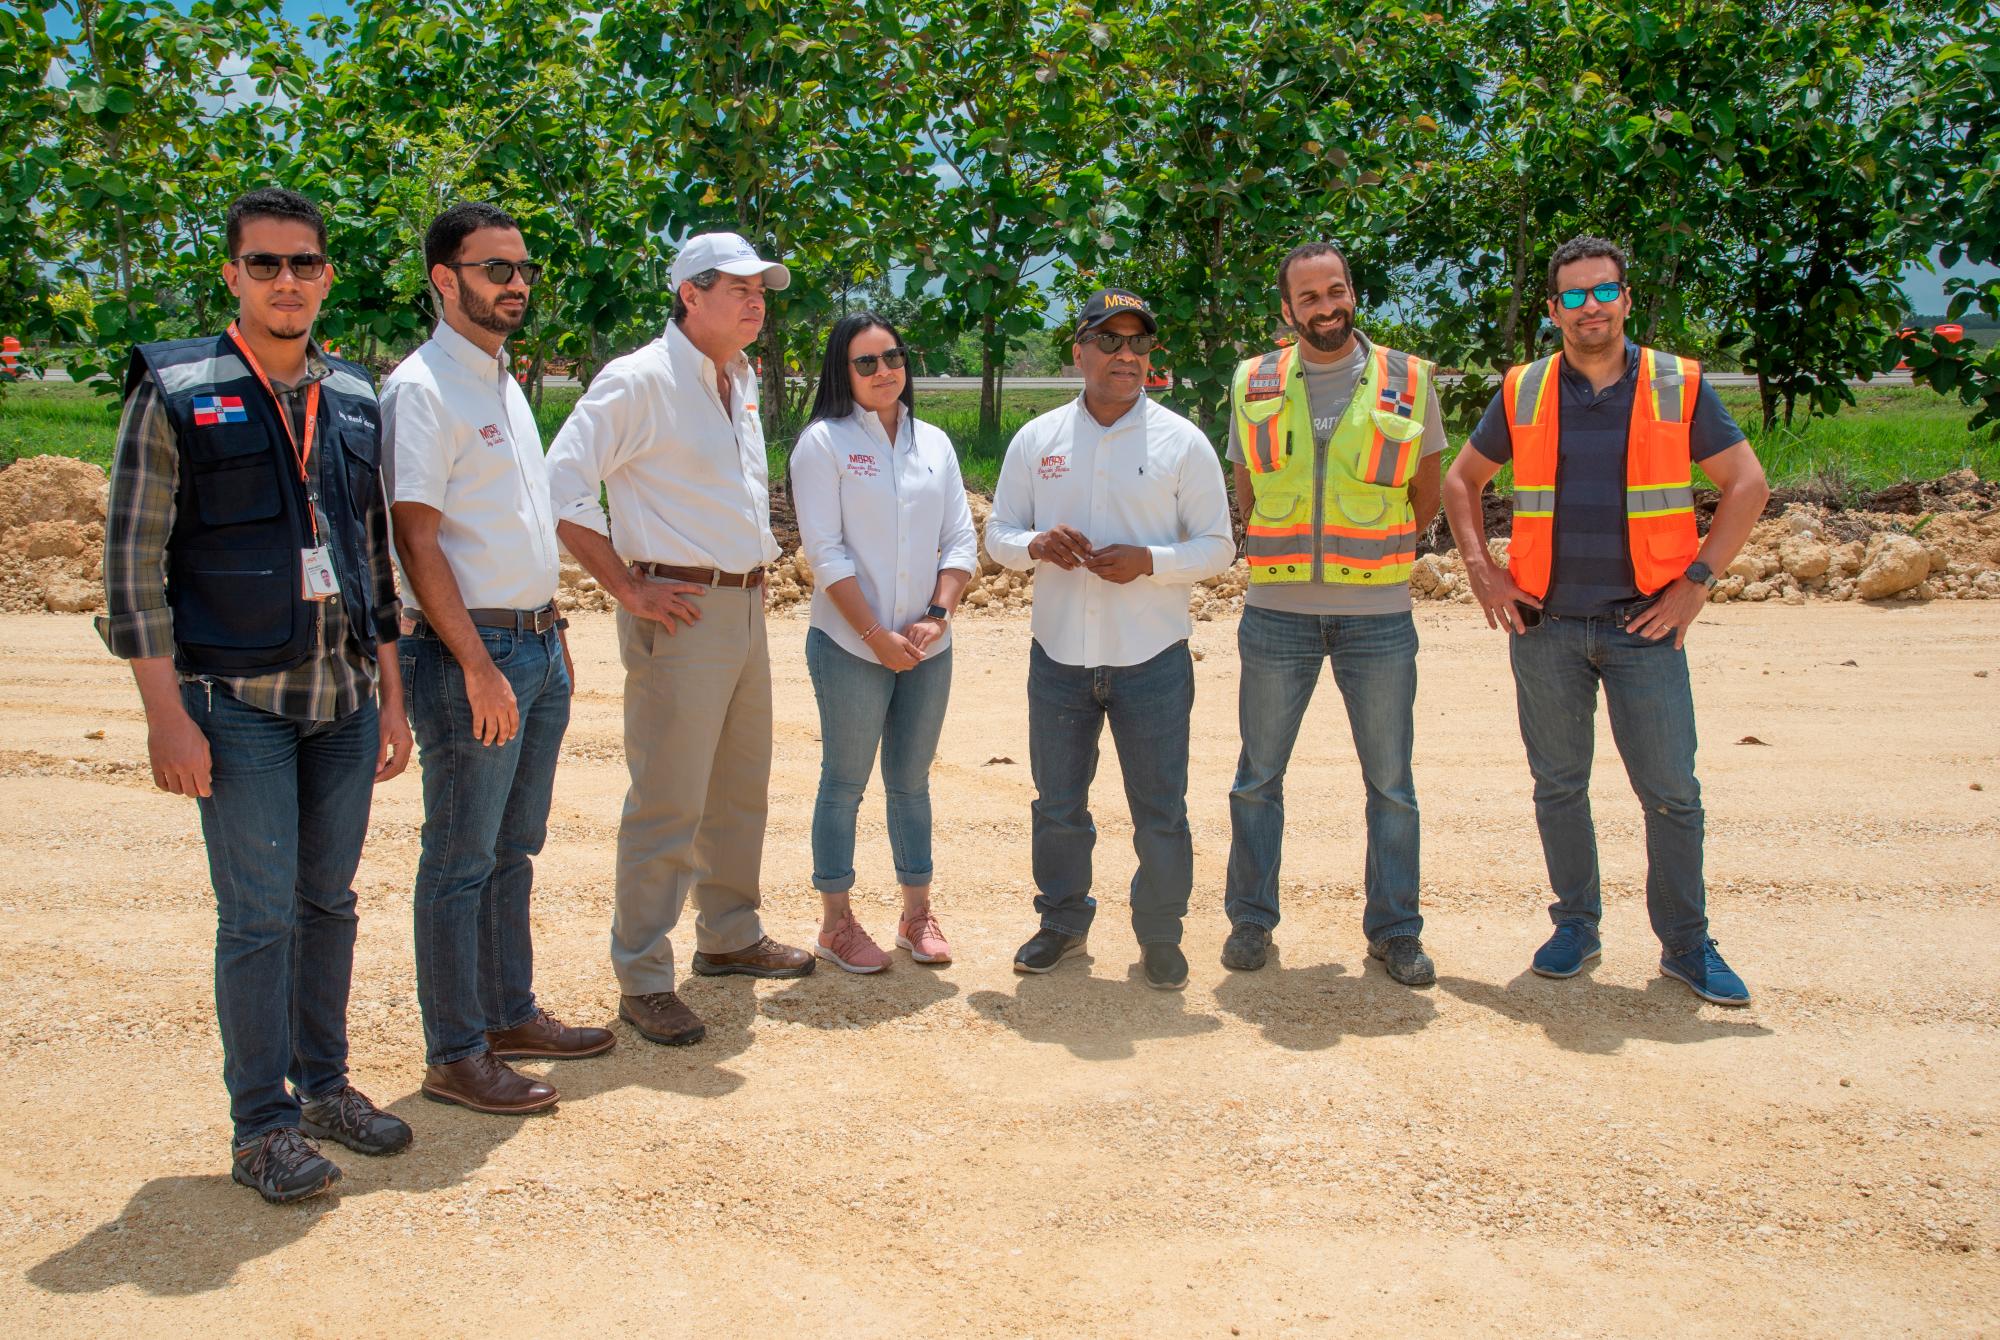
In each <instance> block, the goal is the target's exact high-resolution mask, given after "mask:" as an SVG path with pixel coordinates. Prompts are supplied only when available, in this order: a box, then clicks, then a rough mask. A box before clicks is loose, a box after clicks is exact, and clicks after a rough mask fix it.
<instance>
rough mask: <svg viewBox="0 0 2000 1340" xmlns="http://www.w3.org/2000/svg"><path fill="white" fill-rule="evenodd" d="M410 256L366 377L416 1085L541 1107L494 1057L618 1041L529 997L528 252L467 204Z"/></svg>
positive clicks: (539, 1085)
mask: <svg viewBox="0 0 2000 1340" xmlns="http://www.w3.org/2000/svg"><path fill="white" fill-rule="evenodd" d="M424 260H425V262H426V263H427V264H428V266H429V269H430V279H431V284H432V286H433V287H434V288H435V289H436V291H437V294H438V301H439V304H440V306H441V307H442V308H443V311H444V320H443V321H441V322H440V323H438V327H437V330H436V331H435V332H434V333H433V334H432V335H431V338H430V340H429V342H428V343H426V344H424V345H423V346H422V347H421V348H419V349H418V350H417V351H416V352H415V353H414V354H412V355H410V357H408V358H406V359H404V360H403V363H402V365H401V366H400V367H398V368H397V369H396V371H395V373H394V374H393V375H392V376H391V377H390V378H389V380H388V382H387V384H386V385H385V386H384V387H383V389H382V440H383V446H384V456H385V458H386V460H387V461H388V468H389V481H390V482H389V496H390V499H391V509H390V510H391V517H392V519H393V522H394V533H395V548H396V556H397V570H398V572H399V573H400V575H401V577H402V581H403V592H404V601H403V609H404V614H405V618H406V621H407V622H406V626H405V632H404V636H403V638H402V640H401V641H400V642H399V644H398V646H399V647H400V648H401V660H402V670H403V680H404V683H405V685H406V686H407V687H406V695H407V698H408V701H409V710H410V720H411V724H412V726H414V727H415V730H416V737H417V744H418V747H419V749H420V750H421V751H422V752H421V758H422V760H423V773H424V830H423V848H422V854H421V855H420V856H419V857H418V859H417V883H416V892H415V897H414V903H415V909H416V950H417V1002H418V1005H419V1006H420V1007H421V1009H422V1011H423V1021H424V1047H425V1051H426V1053H427V1056H426V1060H427V1062H428V1069H427V1070H426V1071H425V1073H424V1083H423V1091H424V1096H425V1097H427V1098H431V1099H433V1100H435V1101H437V1102H443V1103H455V1104H457V1105H459V1106H461V1107H468V1108H471V1109H472V1110H474V1111H476V1112H491V1113H496V1114H501V1115H514V1114H519V1113H523V1112H539V1111H542V1110H544V1109H546V1108H549V1107H553V1106H554V1105H555V1102H556V1098H557V1094H556V1091H555V1089H554V1088H553V1087H552V1086H550V1085H548V1084H545V1083H543V1082H542V1081H541V1080H538V1079H533V1078H530V1077H529V1076H527V1075H523V1074H521V1073H520V1072H518V1071H516V1070H514V1069H513V1068H512V1067H511V1066H509V1065H508V1064H507V1061H508V1060H510V1059H520V1058H525V1057H555V1058H559V1059H561V1058H571V1057H580V1056H595V1055H597V1054H598V1053H600V1052H604V1051H607V1050H609V1049H610V1047H611V1044H612V1042H613V1041H614V1038H613V1037H612V1034H611V1032H610V1031H609V1030H608V1029H602V1028H571V1027H569V1026H568V1025H566V1024H564V1023H562V1022H561V1021H560V1020H558V1019H556V1018H555V1017H554V1016H553V1015H551V1014H549V1013H548V1011H546V1010H544V1009H542V1008H541V1007H540V1006H539V1005H537V1004H536V1001H535V990H534V946H533V944H532V942H531V939H530V933H529V925H528V900H529V894H530V891H531V889H532V886H533V882H534V866H533V858H534V856H535V855H536V853H538V852H540V851H541V849H542V843H543V841H544V840H545V839H546V838H547V836H548V821H549V799H550V795H551V793H552V791H553V788H554V785H555V773H556V755H557V753H558V752H559V751H560V750H561V748H562V738H563V732H564V731H565V730H566V729H567V728H568V726H569V706H570V667H569V646H568V643H567V642H566V641H565V640H564V633H563V621H562V620H561V619H559V618H558V617H557V616H556V607H555V594H556V582H557V578H558V566H557V558H556V528H555V518H554V517H553V516H552V515H551V513H550V511H549V500H548V478H547V475H546V473H545V471H544V468H543V463H542V438H541V434H540V432H539V431H538V430H537V429H536V427H535V416H534V414H533V412H532V411H531V410H530V409H529V407H528V400H527V397H526V396H524V395H522V394H521V388H520V387H519V386H517V385H515V384H514V379H513V378H512V377H511V376H509V375H508V372H507V350H506V341H507V336H508V335H510V334H512V333H513V332H514V331H515V330H517V329H519V328H520V325H521V322H522V320H523V319H524V318H525V317H526V315H527V310H528V293H529V289H530V288H531V287H532V285H533V284H534V282H535V280H536V279H537V278H539V277H540V275H541V269H542V267H541V266H539V265H537V264H536V263H535V262H534V261H531V260H529V259H528V248H527V244H526V242H524V241H523V240H522V238H521V231H520V229H519V228H517V227H515V226H514V220H513V219H511V218H509V217H508V216H507V214H506V213H505V212H504V211H502V210H500V209H498V208H497V207H495V206H493V205H487V204H471V203H467V204H458V205H453V206H452V207H451V208H450V209H447V210H446V211H445V212H444V213H442V214H440V215H438V217H437V219H436V220H435V221H434V222H433V223H432V224H431V227H430V232H429V234H428V235H427V236H426V237H425V238H424Z"/></svg>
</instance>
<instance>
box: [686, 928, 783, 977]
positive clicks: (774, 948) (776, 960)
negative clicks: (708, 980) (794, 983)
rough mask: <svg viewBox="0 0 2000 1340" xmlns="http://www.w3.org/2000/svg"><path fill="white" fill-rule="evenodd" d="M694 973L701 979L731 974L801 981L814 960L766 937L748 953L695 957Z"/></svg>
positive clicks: (748, 950)
mask: <svg viewBox="0 0 2000 1340" xmlns="http://www.w3.org/2000/svg"><path fill="white" fill-rule="evenodd" d="M694 970H695V971H696V972H698V973H700V974H701V975H702V976H703V977H723V976H726V975H728V974H730V973H741V974H742V975H743V976H745V977H804V976H806V975H807V974H809V973H810V972H812V970H813V956H812V955H811V954H809V953H807V952H806V951H805V950H803V949H794V948H792V947H791V946H790V945H781V944H779V943H778V942H777V941H776V940H773V939H772V938H771V937H770V936H768V935H767V936H765V937H764V938H763V939H761V940H759V941H758V942H757V943H756V944H754V945H751V946H750V947H749V948H748V949H739V950H737V951H736V952H735V953H733V954H702V953H697V954H696V955H695V956H694Z"/></svg>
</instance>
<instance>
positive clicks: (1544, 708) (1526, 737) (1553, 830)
mask: <svg viewBox="0 0 2000 1340" xmlns="http://www.w3.org/2000/svg"><path fill="white" fill-rule="evenodd" d="M1508 643H1509V645H1510V646H1511V647H1512V649H1513V659H1514V698H1515V702H1516V703H1517V704H1518V705H1519V707H1520V711H1521V742H1522V743H1523V744H1525V745H1526V746H1527V747H1528V769H1529V771H1531V772H1532V773H1533V774H1534V776H1535V822H1536V824H1537V825H1538V826H1539V827H1540V828H1541V830H1542V857H1543V859H1544V860H1545V861H1546V862H1547V863H1548V868H1549V886H1550V887H1551V888H1552V889H1553V890H1554V892H1555V898H1556V900H1555V902H1554V903H1552V904H1551V905H1550V906H1549V917H1550V919H1551V920H1552V921H1554V922H1555V923H1556V924H1557V925H1558V926H1560V925H1562V924H1563V923H1564V922H1569V921H1574V922H1581V923H1583V924H1584V925H1587V926H1589V927H1590V929H1591V931H1592V932H1593V933H1595V931H1596V930H1597V923H1598V919H1599V917H1600V916H1601V915H1602V914H1603V910H1604V897H1603V891H1602V889H1601V887H1600V886H1599V883H1598V873H1597V832H1596V830H1595V829H1594V828H1593V827H1592V826H1591V822H1590V761H1591V753H1592V749H1593V747H1594V746H1595V744H1596V739H1597V735H1596V722H1595V717H1596V715H1597V686H1598V683H1599V682H1600V681H1601V682H1602V683H1603V685H1604V699H1605V702H1606V704H1607V705H1608V706H1609V708H1610V711H1611V737H1612V739H1613V740H1615V741H1616V742H1617V744H1618V754H1619V757H1621V758H1622V759H1624V761H1625V775H1626V776H1627V777H1628V778H1630V779H1631V782H1632V789H1633V791H1635V792H1637V793H1638V796H1639V803H1640V804H1641V805H1643V806H1645V810H1646V911H1647V913H1648V914H1649V915H1650V916H1651V917H1652V921H1653V933H1654V934H1655V935H1657V936H1659V937H1660V943H1661V944H1662V945H1663V946H1665V947H1666V951H1667V953H1668V954H1669V955H1678V954H1685V953H1689V952H1691V951H1692V950H1695V949H1698V948H1700V947H1701V946H1702V944H1703V942H1704V941H1706V940H1707V938H1708V916H1707V911H1706V908H1707V901H1708V900H1707V894H1706V892H1705V890H1704V888H1703V885H1702V874H1701V844H1702V811H1701V783H1699V782H1697V781H1696V780H1695V776H1694V751H1695V734H1694V693H1693V690H1692V689H1691V688H1690V687H1689V684H1688V668H1687V653H1686V652H1683V651H1678V650H1676V649H1675V648H1674V643H1673V639H1672V638H1664V639H1662V640H1660V641H1658V642H1654V641H1651V640H1649V639H1647V638H1643V637H1638V636H1635V635H1634V634H1631V633H1628V632H1626V631H1625V629H1624V627H1623V626H1622V625H1621V624H1620V623H1619V622H1618V621H1617V620H1615V619H1609V618H1600V619H1561V618H1555V617H1553V616H1551V617H1548V618H1545V619H1544V620H1543V621H1542V624H1541V626H1540V627H1539V628H1536V629H1534V630H1533V631H1531V632H1527V633H1523V634H1521V635H1519V636H1518V637H1510V638H1509V639H1508Z"/></svg>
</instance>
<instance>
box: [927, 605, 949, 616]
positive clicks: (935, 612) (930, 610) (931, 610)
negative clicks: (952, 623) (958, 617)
mask: <svg viewBox="0 0 2000 1340" xmlns="http://www.w3.org/2000/svg"><path fill="white" fill-rule="evenodd" d="M924 613H925V615H926V616H928V617H930V618H933V619H949V618H950V617H951V611H950V610H948V609H946V608H945V607H944V606H942V605H929V606H926V607H925V609H924Z"/></svg>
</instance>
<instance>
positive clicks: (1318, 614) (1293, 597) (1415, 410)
mask: <svg viewBox="0 0 2000 1340" xmlns="http://www.w3.org/2000/svg"><path fill="white" fill-rule="evenodd" d="M1278 297H1279V300H1280V304H1281V307H1282V310H1283V312H1284V316H1285V320H1286V322H1287V323H1289V324H1290V325H1291V327H1292V329H1293V330H1294V331H1296V332H1297V333H1298V342H1297V343H1296V344H1292V345H1288V346H1285V347H1283V348H1280V349H1274V350H1272V351H1271V352H1269V353H1266V354H1261V355H1259V356H1258V357H1256V358H1252V359H1249V360H1247V361H1246V362H1244V363H1243V364H1242V365H1241V366H1239V367H1238V368H1237V369H1236V379H1235V383H1234V386H1233V388H1232V395H1231V400H1230V409H1231V413H1230V430H1229V459H1230V461H1231V462H1232V463H1233V464H1234V466H1235V475H1236V502H1237V506H1238V508H1239V509H1241V511H1242V515H1243V521H1244V526H1245V530H1246V532H1247V543H1246V549H1247V552H1248V555H1249V561H1250V589H1249V594H1248V597H1247V599H1246V600H1245V602H1244V609H1243V621H1242V623H1241V625H1240V626H1239V628H1238V630H1237V648H1238V651H1239V654H1240V656H1241V660H1242V679H1241V683H1240V689H1239V696H1238V700H1237V717H1238V722H1239V725H1240V728H1241V731H1242V736H1243V750H1242V753H1241V755H1240V756H1239V759H1238V762H1237V765H1236V782H1235V785H1234V786H1233V787H1232V788H1231V789H1230V793H1229V821H1230V833H1231V837H1230V845H1229V884H1228V892H1227V895H1226V899H1225V903H1224V906H1225V909H1226V911H1227V912H1228V915H1229V921H1230V932H1229V938H1228V940H1227V941H1226V942H1225V943H1224V945H1223V949H1222V962H1223V965H1224V966H1225V967H1228V968H1232V969H1235V970H1237V971H1251V970H1254V969H1257V968H1260V967H1262V966H1263V965H1264V961H1265V957H1266V955H1267V954H1268V952H1269V949H1270V943H1271V931H1272V929H1273V928H1274V927H1276V926H1277V924H1278V864H1279V858H1280V856H1281V853H1282V849H1283V843H1284V835H1285V799H1284V784H1285V769H1286V766H1287V765H1288V764H1289V763H1290V761H1291V757H1292V749H1293V747H1294V745H1296V743H1297V742H1298V735H1299V724H1300V722H1301V721H1302V720H1303V719H1304V717H1305V712H1306V706H1307V704H1308V703H1310V702H1311V701H1312V695H1313V689H1314V687H1315V685H1316V684H1317V683H1318V681H1319V672H1320V666H1321V665H1322V664H1323V663H1325V662H1327V661H1331V662H1332V664H1333V680H1334V683H1335V684H1336V685H1337V686H1338V687H1339V689H1340V693H1341V697H1342V698H1343V699H1344V700H1345V701H1346V704H1347V719H1348V723H1349V725H1350V726H1351V727H1352V728H1353V731H1354V749H1355V753H1356V755H1357V756H1358V757H1359V759H1360V763H1361V775H1362V780H1363V782H1364V784H1365V785H1366V788H1367V828H1368V859H1367V874H1366V889H1367V909H1366V911H1365V912H1364V913H1363V916H1362V922H1361V929H1362V932H1363V933H1364V934H1365V935H1366V936H1367V937H1368V952H1369V954H1370V955H1371V956H1373V957H1375V958H1378V959H1381V960H1382V961H1383V963H1384V966H1385V967H1386V968H1387V970H1388V973H1389V975H1390V976H1391V977H1393V978H1394V979H1395V980H1396V981H1398V982H1402V983H1404V984H1405V985H1408V986H1423V985H1428V984H1429V983H1431V982H1434V981H1436V980H1437V970H1436V969H1435V968H1434V967H1433V966H1432V964H1431V961H1430V957H1429V956H1428V955H1427V954H1425V953H1424V949H1423V942H1422V940H1421V939H1420V938H1419V937H1420V936H1421V934H1422V932H1423V917H1422V915H1421V914H1420V913H1419V911H1418V909H1417V844H1418V825H1417V793H1416V784H1415V782H1414V781H1413V780H1412V777H1411V772H1410V753H1411V747H1412V743H1413V740H1414V737H1415V727H1414V723H1413V715H1414V705H1415V702H1416V695H1417V628H1416V623H1415V621H1414V619H1413V618H1412V617H1411V613H1410V587H1409V577H1410V564H1411V562H1412V561H1413V560H1414V559H1415V558H1416V549H1417V536H1418V535H1419V534H1421V533H1422V532H1423V531H1424V529H1425V528H1426V527H1428V526H1429V525H1430V522H1431V519H1432V517H1434V516H1435V515H1436V514H1437V506H1438V487H1439V477H1438V476H1439V469H1438V465H1439V459H1440V456H1439V453H1441V452H1442V451H1443V450H1444V444H1445V435H1444V421H1443V417H1442V415H1441V414H1440V413H1439V411H1438V403H1437V394H1436V392H1435V391H1434V390H1433V389H1432V386H1431V373H1432V366H1431V364H1429V363H1427V362H1425V361H1424V360H1423V359H1421V358H1416V357H1413V356H1412V355H1410V354H1406V353H1402V352H1400V351H1398V350H1395V349H1390V348H1387V347H1385V346H1382V345H1378V344H1375V343H1373V342H1372V341H1370V340H1369V339H1368V337H1367V336H1365V335H1363V334H1362V333H1361V332H1360V331H1358V330H1356V329H1355V328H1354V307H1355V293H1354V284H1353V277H1352V275H1351V274H1350V273H1349V270H1348V266H1347V258H1346V257H1345V256H1343V255H1342V254H1341V252H1340V251H1339V249H1338V248H1336V247H1333V246H1331V245H1329V244H1327V243H1325V242H1309V243H1307V244H1305V245H1303V246H1300V247H1297V248H1295V249H1294V250H1293V251H1292V253H1291V254H1290V255H1288V256H1286V257H1285V260H1284V262H1283V264H1281V265H1280V266H1279V267H1278Z"/></svg>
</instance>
